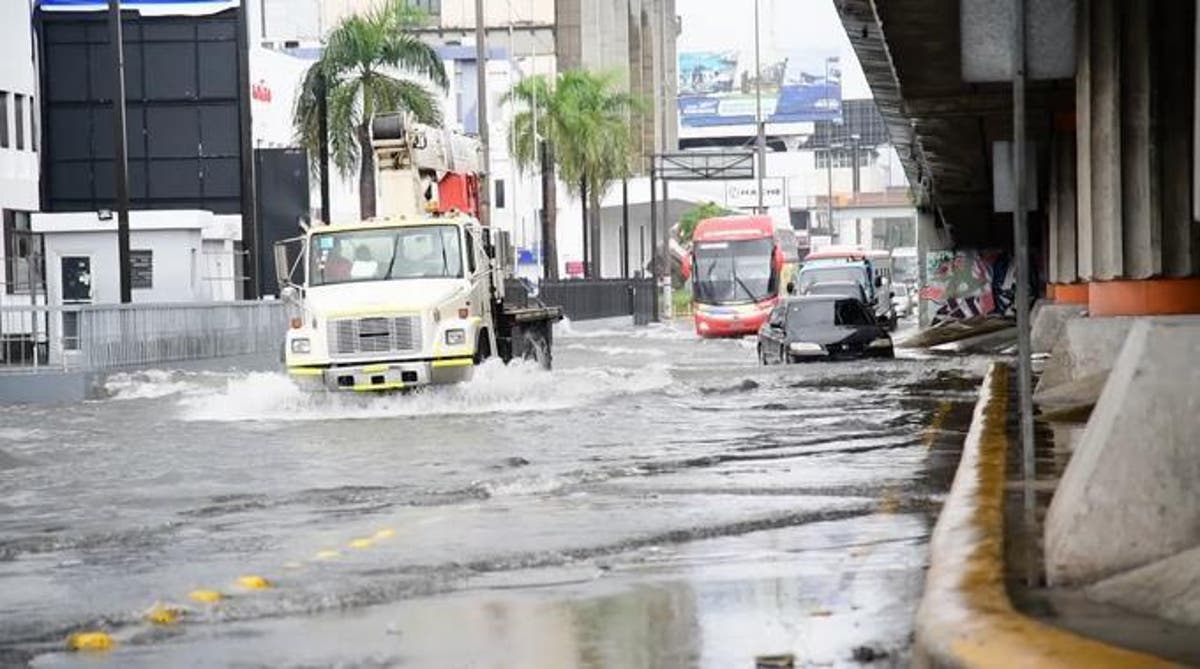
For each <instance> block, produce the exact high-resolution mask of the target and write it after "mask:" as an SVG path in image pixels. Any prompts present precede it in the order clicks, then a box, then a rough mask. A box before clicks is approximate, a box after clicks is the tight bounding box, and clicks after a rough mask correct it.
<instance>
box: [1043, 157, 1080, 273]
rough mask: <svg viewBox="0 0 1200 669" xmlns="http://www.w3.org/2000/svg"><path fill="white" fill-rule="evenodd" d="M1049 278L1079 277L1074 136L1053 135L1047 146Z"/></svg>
mask: <svg viewBox="0 0 1200 669" xmlns="http://www.w3.org/2000/svg"><path fill="white" fill-rule="evenodd" d="M1050 151H1051V154H1050V202H1049V213H1050V235H1049V246H1050V253H1049V257H1050V281H1051V283H1073V282H1075V281H1077V280H1078V279H1079V267H1078V262H1077V248H1076V245H1075V238H1076V234H1075V229H1076V217H1075V203H1076V195H1075V183H1076V176H1075V153H1076V147H1075V136H1074V135H1069V134H1066V133H1061V134H1056V135H1054V137H1053V139H1052V140H1051V145H1050Z"/></svg>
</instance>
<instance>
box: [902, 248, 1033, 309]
mask: <svg viewBox="0 0 1200 669" xmlns="http://www.w3.org/2000/svg"><path fill="white" fill-rule="evenodd" d="M925 277H926V278H925V287H924V288H922V289H921V298H922V305H923V308H925V309H926V310H927V312H926V313H927V314H928V315H929V323H930V324H932V325H937V324H939V323H943V322H945V321H954V320H963V319H967V318H973V317H976V316H990V315H993V314H995V315H1006V316H1007V315H1012V313H1013V293H1014V290H1015V287H1016V282H1015V278H1014V276H1013V267H1012V263H1011V262H1010V261H1009V256H1008V254H1007V253H1004V252H1003V251H995V250H984V251H975V250H962V251H929V252H928V253H926V256H925Z"/></svg>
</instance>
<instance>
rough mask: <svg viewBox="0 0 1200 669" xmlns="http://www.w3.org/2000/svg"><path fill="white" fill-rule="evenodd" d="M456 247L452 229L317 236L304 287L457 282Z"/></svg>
mask: <svg viewBox="0 0 1200 669" xmlns="http://www.w3.org/2000/svg"><path fill="white" fill-rule="evenodd" d="M461 249H462V247H461V245H460V242H459V232H458V227H457V226H453V225H423V226H416V227H403V228H377V229H366V230H348V231H345V232H321V233H316V234H314V235H313V236H312V243H311V245H310V247H309V272H308V284H309V285H310V286H327V285H330V284H335V283H350V282H355V281H384V280H394V279H429V278H439V279H440V278H458V277H461V276H462V269H463V268H462V265H463V263H462V250H461Z"/></svg>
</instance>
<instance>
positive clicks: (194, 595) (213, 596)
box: [188, 589, 225, 604]
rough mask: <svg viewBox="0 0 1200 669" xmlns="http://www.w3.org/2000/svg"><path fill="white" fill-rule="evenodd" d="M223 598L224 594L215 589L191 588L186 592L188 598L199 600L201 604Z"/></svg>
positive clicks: (211, 602) (194, 600)
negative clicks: (191, 589)
mask: <svg viewBox="0 0 1200 669" xmlns="http://www.w3.org/2000/svg"><path fill="white" fill-rule="evenodd" d="M224 598H225V595H222V594H221V593H219V592H217V591H216V590H203V589H201V590H193V591H191V592H189V593H188V599H190V600H192V601H193V602H201V603H203V604H213V603H215V602H219V601H221V600H222V599H224Z"/></svg>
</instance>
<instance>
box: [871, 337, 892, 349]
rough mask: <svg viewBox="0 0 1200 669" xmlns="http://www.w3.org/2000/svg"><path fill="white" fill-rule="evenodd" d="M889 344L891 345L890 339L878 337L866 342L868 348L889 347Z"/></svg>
mask: <svg viewBox="0 0 1200 669" xmlns="http://www.w3.org/2000/svg"><path fill="white" fill-rule="evenodd" d="M891 345H892V340H891V339H890V338H888V337H879V338H878V339H872V340H871V343H870V344H868V347H869V348H889V347H891Z"/></svg>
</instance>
